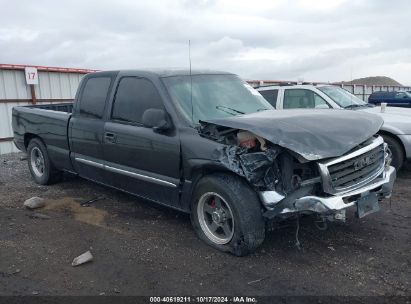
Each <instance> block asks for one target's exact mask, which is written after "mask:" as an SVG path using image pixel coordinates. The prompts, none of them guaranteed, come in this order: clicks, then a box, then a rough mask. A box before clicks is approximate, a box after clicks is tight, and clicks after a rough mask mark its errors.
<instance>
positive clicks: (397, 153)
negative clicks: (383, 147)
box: [381, 134, 405, 170]
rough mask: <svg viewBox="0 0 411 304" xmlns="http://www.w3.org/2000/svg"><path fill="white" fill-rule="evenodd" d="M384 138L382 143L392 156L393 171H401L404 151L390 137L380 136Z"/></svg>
mask: <svg viewBox="0 0 411 304" xmlns="http://www.w3.org/2000/svg"><path fill="white" fill-rule="evenodd" d="M381 136H382V137H383V138H384V141H385V142H386V143H387V145H388V149H390V152H391V155H392V162H391V165H392V166H393V167H395V169H397V170H399V169H401V167H402V165H403V164H404V159H405V157H404V150H403V148H402V145H401V144H400V143H399V142H398V140H397V139H395V138H393V137H392V136H390V135H386V134H381Z"/></svg>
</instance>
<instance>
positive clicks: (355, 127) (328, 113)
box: [205, 109, 383, 160]
mask: <svg viewBox="0 0 411 304" xmlns="http://www.w3.org/2000/svg"><path fill="white" fill-rule="evenodd" d="M205 122H206V123H211V124H215V125H220V126H224V127H229V128H233V129H240V130H246V131H250V132H252V133H254V134H256V135H258V136H260V137H262V138H264V139H266V140H268V141H270V142H272V143H273V144H276V145H279V146H281V147H284V148H287V149H289V150H291V151H294V152H295V153H297V154H300V155H301V156H302V157H304V158H305V159H307V160H317V159H324V158H329V157H337V156H341V155H343V154H345V153H346V152H348V151H350V150H351V149H353V148H354V147H356V146H357V145H359V144H360V143H362V142H364V141H366V140H367V139H369V138H370V137H371V136H372V135H374V134H375V133H377V132H378V130H379V129H380V127H381V125H382V123H383V120H382V119H381V118H380V117H378V116H376V115H373V114H368V113H364V112H362V113H358V112H355V111H346V110H329V109H324V110H321V109H316V110H284V111H278V110H266V111H262V112H257V113H253V114H246V115H239V116H232V117H227V118H220V119H214V120H207V121H205Z"/></svg>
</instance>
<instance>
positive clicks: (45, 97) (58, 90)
mask: <svg viewBox="0 0 411 304" xmlns="http://www.w3.org/2000/svg"><path fill="white" fill-rule="evenodd" d="M54 69H56V71H53V68H46V67H39V69H38V77H39V83H38V85H35V86H34V90H35V97H36V103H40V104H41V103H56V102H67V101H71V100H73V99H74V96H75V94H76V90H77V87H78V84H79V82H80V80H81V78H82V77H83V75H84V74H86V73H87V72H91V71H89V70H71V69H63V68H54ZM57 69H59V70H58V71H57ZM60 70H61V71H60ZM32 102H33V100H32V96H31V89H30V86H29V85H27V84H26V79H25V73H24V67H22V66H17V67H11V68H2V65H0V154H5V153H10V152H17V151H18V150H17V148H16V147H15V146H14V144H13V142H12V137H13V130H12V127H11V111H12V108H13V107H14V106H20V105H29V104H32Z"/></svg>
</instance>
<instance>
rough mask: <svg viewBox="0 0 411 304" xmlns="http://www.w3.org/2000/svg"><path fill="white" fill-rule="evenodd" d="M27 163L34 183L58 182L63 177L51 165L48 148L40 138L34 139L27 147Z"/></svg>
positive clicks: (47, 183)
mask: <svg viewBox="0 0 411 304" xmlns="http://www.w3.org/2000/svg"><path fill="white" fill-rule="evenodd" d="M27 161H28V165H29V170H30V173H31V176H32V177H33V179H34V181H35V182H36V183H37V184H40V185H49V184H52V183H55V182H57V181H58V180H59V179H60V177H61V172H59V171H58V170H57V169H56V168H55V167H54V166H53V164H52V163H51V161H50V158H49V155H48V152H47V148H46V146H45V145H44V143H43V142H42V141H41V140H40V139H39V138H33V139H32V140H31V141H30V142H29V145H28V147H27Z"/></svg>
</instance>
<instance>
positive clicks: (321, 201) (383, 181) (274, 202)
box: [259, 166, 396, 218]
mask: <svg viewBox="0 0 411 304" xmlns="http://www.w3.org/2000/svg"><path fill="white" fill-rule="evenodd" d="M395 178H396V171H395V168H394V167H391V166H389V167H386V168H385V169H384V171H383V173H382V174H381V175H380V177H377V178H376V179H374V180H373V181H372V182H370V183H369V184H367V185H365V186H362V187H361V188H358V189H355V190H353V191H350V192H346V193H343V194H340V195H338V194H336V195H332V196H329V197H318V196H303V197H300V198H297V199H295V200H294V201H293V202H287V203H285V204H282V202H285V201H286V199H285V197H284V196H282V195H281V194H279V193H277V192H275V191H263V192H260V193H259V196H260V199H261V201H262V203H263V205H264V206H265V207H266V208H267V210H268V211H267V212H265V213H264V216H266V217H268V218H274V217H275V216H277V215H286V214H289V213H296V212H300V213H301V212H314V213H320V214H332V213H337V212H339V211H341V210H344V209H346V208H349V207H351V206H354V205H356V203H357V201H358V199H359V198H360V197H362V196H365V195H367V194H370V193H373V194H375V195H376V196H377V197H378V199H381V198H388V197H390V196H391V192H392V188H393V185H394V181H395Z"/></svg>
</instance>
